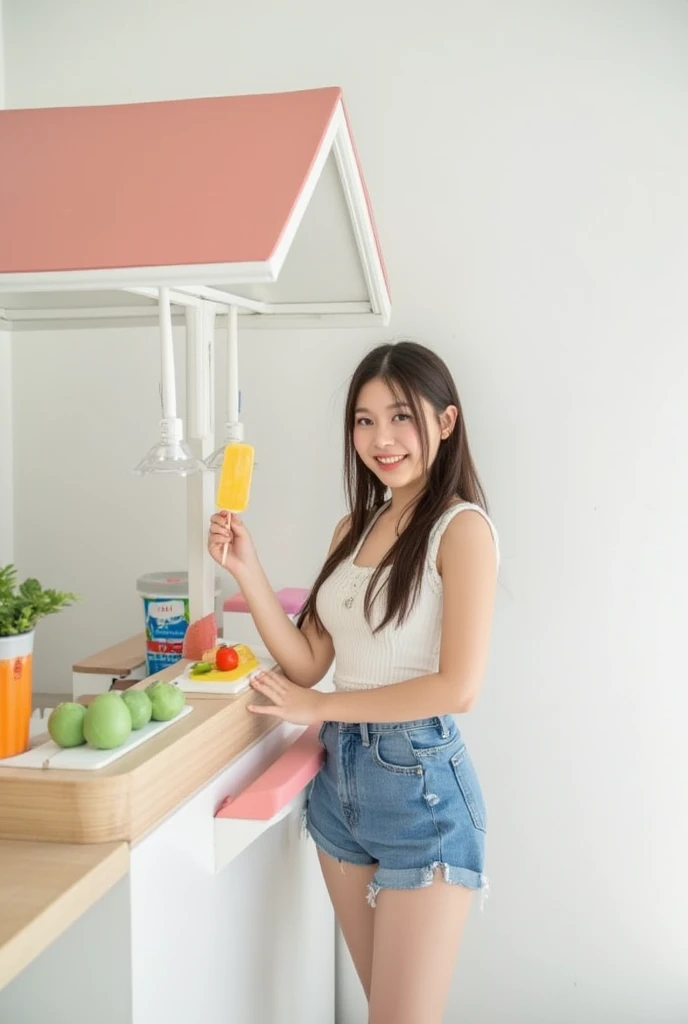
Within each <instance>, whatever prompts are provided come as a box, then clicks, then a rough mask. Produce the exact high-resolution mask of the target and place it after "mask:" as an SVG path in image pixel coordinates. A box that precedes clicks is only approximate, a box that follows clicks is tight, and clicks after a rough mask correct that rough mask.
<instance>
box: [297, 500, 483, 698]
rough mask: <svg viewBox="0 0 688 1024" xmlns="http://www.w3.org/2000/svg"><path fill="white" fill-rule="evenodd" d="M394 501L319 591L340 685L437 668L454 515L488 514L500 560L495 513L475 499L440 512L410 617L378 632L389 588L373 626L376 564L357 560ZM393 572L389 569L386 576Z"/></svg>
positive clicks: (366, 684)
mask: <svg viewBox="0 0 688 1024" xmlns="http://www.w3.org/2000/svg"><path fill="white" fill-rule="evenodd" d="M388 504H389V503H387V504H385V505H383V506H382V508H380V509H379V510H378V511H377V513H376V514H375V515H374V516H373V518H372V520H371V521H370V523H369V524H368V526H367V528H366V529H365V531H364V533H363V536H362V537H361V539H360V541H359V542H358V544H357V545H356V548H355V550H354V551H353V553H352V554H351V555H349V557H348V558H346V559H344V561H343V562H341V563H340V564H339V565H338V566H337V568H336V569H335V570H334V572H333V573H332V574H331V576H329V577H328V578H327V579H326V580H325V582H324V583H323V585H322V586H321V588H320V590H319V591H318V598H317V608H318V615H319V616H320V618H321V619H322V622H323V625H324V626H325V629H326V630H327V631H328V633H329V634H330V636H331V637H332V643H333V645H334V652H335V670H334V685H335V689H337V690H349V691H350V690H372V689H374V688H375V687H377V686H390V685H391V684H392V683H403V682H404V681H405V680H406V679H414V678H415V677H416V676H424V675H430V674H431V673H433V672H437V670H438V668H439V660H440V642H441V639H442V577H441V576H440V574H439V572H438V571H437V553H438V551H439V546H440V540H441V539H442V534H443V533H444V531H445V530H446V528H447V526H448V524H449V523H450V522H451V520H452V519H453V518H454V516H456V515H458V514H459V513H460V512H465V511H466V510H467V509H473V510H474V511H475V512H479V513H480V515H482V516H483V518H484V519H485V520H486V521H487V523H488V525H489V527H490V530H491V531H492V537H493V539H494V542H495V549H496V553H497V565H499V538H498V535H497V531H496V529H495V527H494V524H493V523H492V521H491V520H490V518H489V516H488V515H487V514H486V513H485V512H484V511H483V509H481V508H480V506H479V505H473V504H470V503H469V502H462V503H460V504H457V505H453V506H452V507H451V508H449V509H447V511H446V512H445V513H444V514H443V515H442V516H440V518H439V519H438V520H437V522H436V523H435V525H434V527H433V528H432V531H431V533H430V540H429V543H428V553H427V557H426V561H425V567H424V570H423V579H422V581H421V586H420V590H419V592H418V596H417V598H416V601H415V604H414V605H413V608H412V609H411V612H410V614H409V615H408V618H407V619H406V620H405V621H404V623H403V625H402V626H401V628H399V627H398V626H397V625H396V624H395V623H393V622H392V623H388V624H387V625H386V626H385V628H384V629H382V630H380V632H379V633H373V628H374V626H375V625H376V623H377V622H380V621H381V619H382V613H383V609H384V603H385V599H384V588H383V590H382V593H381V595H380V598H379V599H376V600H375V601H374V602H373V607H372V610H371V624H370V625H369V624H368V622H367V621H366V618H365V615H364V611H363V604H364V599H365V592H366V588H367V586H368V583H369V581H370V578H371V576H372V575H373V573H374V571H375V567H374V566H359V565H355V564H354V563H355V561H356V558H357V556H358V552H359V551H360V549H361V547H362V546H363V542H364V541H365V538H366V537H367V536H368V534H369V533H370V531H371V529H372V528H373V525H374V523H375V522H376V520H377V518H378V516H380V515H381V514H382V512H384V510H385V509H386V508H387V507H388ZM388 572H389V570H386V572H385V573H384V574H383V576H382V581H384V580H385V577H386V576H387V573H388Z"/></svg>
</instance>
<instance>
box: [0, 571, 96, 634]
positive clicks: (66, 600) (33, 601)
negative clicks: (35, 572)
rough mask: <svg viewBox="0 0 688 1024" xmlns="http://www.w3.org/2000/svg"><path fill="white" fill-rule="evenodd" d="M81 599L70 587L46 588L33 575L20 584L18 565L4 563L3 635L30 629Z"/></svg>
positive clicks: (0, 594) (0, 593) (0, 581)
mask: <svg viewBox="0 0 688 1024" xmlns="http://www.w3.org/2000/svg"><path fill="white" fill-rule="evenodd" d="M78 600H79V597H78V596H77V595H76V594H72V593H69V592H67V591H62V590H53V589H52V588H48V589H46V590H43V588H42V587H41V584H40V583H39V582H38V580H37V579H34V578H33V577H29V578H27V579H25V580H24V581H23V583H21V584H20V585H19V587H17V571H16V569H15V567H14V566H13V565H5V566H0V636H14V635H16V634H19V633H29V632H30V631H31V630H32V629H34V628H35V626H36V624H37V623H38V622H39V620H40V619H42V618H43V617H44V616H45V615H54V614H55V613H56V612H59V611H61V610H62V609H63V608H67V607H68V606H69V605H71V604H73V603H74V602H75V601H78Z"/></svg>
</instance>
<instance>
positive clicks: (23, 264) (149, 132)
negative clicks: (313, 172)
mask: <svg viewBox="0 0 688 1024" xmlns="http://www.w3.org/2000/svg"><path fill="white" fill-rule="evenodd" d="M340 97H341V90H340V89H338V88H328V89H312V90H305V91H301V92H287V93H271V94H266V95H257V96H228V97H224V96H223V97H213V98H207V99H189V100H173V101H165V102H156V103H134V104H123V105H116V106H91V107H53V108H41V109H26V110H3V111H0V153H2V159H1V160H0V225H2V230H0V273H24V272H25V273H36V272H41V271H63V270H86V269H104V268H117V267H122V268H126V267H151V266H167V265H193V264H207V263H244V262H254V261H256V262H263V261H265V260H268V259H269V258H270V257H271V256H272V254H273V252H274V250H275V248H276V246H277V244H278V242H279V240H280V238H281V236H282V233H283V231H284V229H285V226H286V225H287V223H288V221H289V217H290V215H291V213H292V210H293V208H294V205H295V203H296V202H297V200H298V198H299V195H300V193H301V191H302V189H303V186H304V183H305V181H306V179H307V176H308V173H309V171H310V169H311V167H312V165H313V162H314V160H315V157H316V155H317V152H318V149H319V147H320V145H321V143H322V141H323V138H324V136H325V133H326V131H327V128H328V125H329V124H330V121H331V118H332V116H333V114H334V112H335V110H336V107H337V103H338V102H339V100H340Z"/></svg>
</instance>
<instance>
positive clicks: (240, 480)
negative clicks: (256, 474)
mask: <svg viewBox="0 0 688 1024" xmlns="http://www.w3.org/2000/svg"><path fill="white" fill-rule="evenodd" d="M253 455H254V450H253V445H250V444H244V442H243V441H233V442H232V443H231V444H228V445H227V447H226V448H225V455H224V458H223V460H222V469H221V470H220V482H219V483H218V485H217V497H216V499H215V500H216V502H217V506H218V508H222V509H226V510H227V511H228V512H243V511H244V510H245V509H246V508H248V499H249V496H250V494H251V478H252V476H253ZM228 547H229V545H228V544H224V545H223V546H222V564H223V565H224V564H225V559H226V558H227V548H228Z"/></svg>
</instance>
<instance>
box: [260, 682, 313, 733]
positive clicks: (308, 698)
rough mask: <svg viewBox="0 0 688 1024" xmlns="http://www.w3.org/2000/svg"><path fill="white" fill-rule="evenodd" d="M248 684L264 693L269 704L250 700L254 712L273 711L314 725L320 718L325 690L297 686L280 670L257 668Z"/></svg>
mask: <svg viewBox="0 0 688 1024" xmlns="http://www.w3.org/2000/svg"><path fill="white" fill-rule="evenodd" d="M251 686H252V687H253V689H254V690H256V691H257V692H258V693H262V694H263V696H264V697H267V698H268V700H269V701H271V703H270V704H249V705H248V710H249V711H253V712H254V713H255V714H257V715H273V716H274V717H275V718H281V719H282V721H284V722H291V723H292V725H313V723H314V722H321V721H322V720H323V709H324V703H325V694H322V693H320V692H319V691H318V690H309V689H304V687H302V686H297V685H296V683H292V682H291V681H290V680H289V679H287V678H286V677H285V676H283V675H281V673H279V672H259V673H257V674H256V675H255V676H254V677H253V679H252V680H251Z"/></svg>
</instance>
